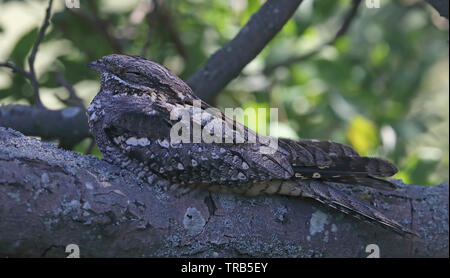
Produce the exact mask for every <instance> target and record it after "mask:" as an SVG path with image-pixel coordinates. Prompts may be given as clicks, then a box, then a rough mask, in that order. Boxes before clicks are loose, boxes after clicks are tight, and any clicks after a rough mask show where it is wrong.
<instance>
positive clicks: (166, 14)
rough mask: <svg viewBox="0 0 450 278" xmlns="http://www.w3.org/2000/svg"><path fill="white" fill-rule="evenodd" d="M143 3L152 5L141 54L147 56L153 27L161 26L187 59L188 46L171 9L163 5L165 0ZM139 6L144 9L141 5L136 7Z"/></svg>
mask: <svg viewBox="0 0 450 278" xmlns="http://www.w3.org/2000/svg"><path fill="white" fill-rule="evenodd" d="M141 5H150V7H148V8H147V9H148V10H149V12H148V13H147V16H146V18H147V26H148V32H147V39H146V41H145V43H144V45H143V47H142V50H141V56H142V57H146V56H147V51H148V48H149V46H150V41H151V36H152V31H153V29H158V28H160V29H161V30H164V33H165V34H167V36H168V39H169V40H170V41H171V42H172V43H173V45H174V46H175V49H176V50H177V52H178V54H180V55H181V56H182V57H183V58H184V59H187V57H188V54H187V51H186V47H185V46H184V44H183V41H182V40H181V38H180V36H179V34H178V30H177V28H176V26H175V18H174V17H173V16H172V14H171V12H170V10H169V9H168V8H167V7H166V6H164V5H163V1H161V0H153V1H151V2H142V3H141ZM138 8H141V9H142V7H140V6H137V7H136V9H138Z"/></svg>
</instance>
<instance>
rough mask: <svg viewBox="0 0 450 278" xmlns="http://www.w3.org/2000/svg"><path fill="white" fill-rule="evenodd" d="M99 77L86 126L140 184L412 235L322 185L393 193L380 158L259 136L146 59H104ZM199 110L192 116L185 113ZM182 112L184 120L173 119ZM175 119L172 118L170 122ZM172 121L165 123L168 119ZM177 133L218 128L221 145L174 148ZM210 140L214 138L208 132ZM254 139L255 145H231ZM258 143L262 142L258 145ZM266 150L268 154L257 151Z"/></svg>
mask: <svg viewBox="0 0 450 278" xmlns="http://www.w3.org/2000/svg"><path fill="white" fill-rule="evenodd" d="M89 66H90V67H92V68H94V69H95V70H97V71H98V72H99V73H101V79H102V82H101V88H100V92H99V93H98V94H97V96H96V97H95V98H94V100H93V101H92V103H91V106H90V107H89V109H88V116H89V127H90V129H91V132H92V134H93V135H94V138H95V140H96V142H97V144H98V146H99V148H100V151H101V152H102V154H103V155H104V158H105V159H106V160H108V161H111V162H113V163H116V164H117V165H119V166H121V167H124V168H128V169H130V170H132V171H134V172H135V173H137V174H138V175H139V176H140V177H143V178H145V177H149V176H151V174H152V173H154V174H156V175H159V176H161V177H163V178H165V179H167V180H169V181H170V182H171V183H176V184H184V185H186V186H187V187H191V188H194V187H195V188H198V187H199V188H204V189H207V190H213V191H222V192H235V193H240V194H246V195H251V196H254V195H258V194H282V195H288V196H301V197H308V198H313V199H315V200H317V201H319V202H322V203H324V204H326V205H328V206H330V207H333V208H336V209H338V210H340V211H342V212H345V213H348V214H351V215H353V216H356V217H358V218H363V219H365V220H368V221H370V222H372V223H376V224H379V225H382V226H383V227H385V228H388V229H391V230H393V231H395V232H397V233H400V234H403V235H405V234H415V233H414V232H413V231H411V230H409V229H408V228H406V227H403V226H402V225H400V224H399V223H397V222H396V221H394V220H392V219H389V218H387V217H385V216H383V215H382V214H381V213H380V212H378V211H377V210H375V209H374V208H372V207H371V206H369V205H367V204H365V203H363V202H362V201H360V200H357V199H354V198H352V197H350V196H347V195H345V194H344V193H342V192H340V191H339V190H337V189H334V188H333V187H332V186H331V185H330V184H329V183H327V182H336V183H346V184H353V185H363V186H369V187H373V188H376V189H382V190H395V186H394V185H393V184H392V183H390V182H389V181H386V180H383V179H380V178H377V177H389V176H392V175H394V174H395V173H396V172H397V168H396V167H395V166H394V165H393V164H391V163H390V162H388V161H386V160H384V159H381V158H369V157H362V156H360V155H359V154H358V153H357V152H356V151H355V150H354V149H352V148H351V147H349V146H346V145H343V144H339V143H335V142H331V141H317V140H298V141H294V140H289V139H278V145H277V146H276V148H275V147H273V146H272V145H270V144H269V143H261V142H269V141H270V139H273V138H271V137H267V136H262V135H259V134H257V133H255V132H254V131H253V130H251V129H248V128H246V127H245V126H243V125H241V124H240V123H238V122H236V121H233V120H232V119H230V118H228V117H226V116H225V115H224V114H222V113H220V112H219V111H217V112H214V111H213V112H210V113H203V117H202V118H199V117H197V116H196V115H197V114H196V113H197V112H205V111H207V110H206V109H208V108H211V107H210V106H209V105H208V104H206V103H204V102H202V101H201V100H200V99H199V98H198V97H196V96H195V95H194V94H193V92H192V90H191V89H190V88H189V86H188V85H186V84H185V83H184V82H183V81H182V80H181V79H179V78H178V77H177V76H176V75H174V74H173V73H171V72H170V71H169V70H167V69H166V68H164V67H163V66H161V65H159V64H157V63H155V62H152V61H150V60H147V59H144V58H141V57H135V56H127V55H108V56H105V57H103V58H101V59H99V60H98V61H95V62H92V63H90V64H89ZM195 103H200V105H199V106H200V108H199V110H195V109H192V107H193V105H194V104H195ZM184 111H189V113H190V114H189V119H188V121H186V119H185V118H183V117H181V116H177V115H181V114H182V112H184ZM174 115H175V118H174ZM171 116H172V118H171ZM177 123H181V124H182V126H183V127H186V128H187V127H189V129H190V130H191V131H192V130H193V129H194V128H205V127H208V126H216V127H219V126H220V127H221V131H220V133H219V135H220V136H222V138H224V137H227V136H228V137H227V138H228V139H229V140H228V141H222V143H217V141H215V142H213V143H206V142H203V141H202V142H199V143H196V142H195V141H193V139H194V138H193V136H191V137H190V139H191V140H190V142H192V143H186V142H181V143H174V142H173V141H171V137H170V131H171V129H172V128H173V127H174V125H176V124H177ZM211 135H212V136H213V137H214V136H215V135H217V133H216V134H214V133H211ZM252 136H255V137H256V138H257V139H258V140H256V142H255V143H249V142H247V143H238V142H240V141H239V140H240V139H248V138H250V137H252ZM263 139H266V141H264V140H263ZM262 147H265V148H266V150H267V149H268V150H270V152H265V153H262V152H261V148H262Z"/></svg>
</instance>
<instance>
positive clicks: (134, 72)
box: [126, 71, 141, 76]
mask: <svg viewBox="0 0 450 278" xmlns="http://www.w3.org/2000/svg"><path fill="white" fill-rule="evenodd" d="M126 74H130V75H135V76H140V75H141V73H140V72H137V71H127V72H126Z"/></svg>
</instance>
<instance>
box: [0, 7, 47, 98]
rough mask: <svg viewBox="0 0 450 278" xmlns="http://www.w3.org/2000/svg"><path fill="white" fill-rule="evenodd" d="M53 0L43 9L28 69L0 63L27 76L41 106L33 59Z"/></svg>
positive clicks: (45, 27)
mask: <svg viewBox="0 0 450 278" xmlns="http://www.w3.org/2000/svg"><path fill="white" fill-rule="evenodd" d="M52 4H53V0H50V1H49V2H48V7H47V10H46V11H45V17H44V23H43V24H42V27H41V29H40V30H39V33H38V36H37V38H36V41H35V42H34V44H33V48H32V49H31V53H30V56H29V57H28V66H29V68H30V69H29V71H25V70H24V69H21V68H19V67H17V66H15V65H13V64H11V63H9V62H5V63H0V67H7V68H10V69H12V71H13V72H17V73H20V74H22V75H23V76H24V77H25V78H27V79H28V80H29V81H30V84H31V87H32V88H33V94H34V101H35V102H36V105H37V106H41V107H42V106H43V105H42V101H41V97H40V95H39V83H38V80H37V77H36V72H35V70H34V61H35V59H36V54H37V51H38V49H39V45H40V44H41V42H42V39H43V38H44V36H45V31H46V30H47V28H48V26H49V24H50V16H51V9H52Z"/></svg>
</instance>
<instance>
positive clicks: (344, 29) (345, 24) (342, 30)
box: [264, 0, 361, 74]
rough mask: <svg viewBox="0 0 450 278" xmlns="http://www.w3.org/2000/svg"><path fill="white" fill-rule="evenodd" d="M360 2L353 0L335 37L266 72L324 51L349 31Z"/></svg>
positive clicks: (267, 71) (359, 0)
mask: <svg viewBox="0 0 450 278" xmlns="http://www.w3.org/2000/svg"><path fill="white" fill-rule="evenodd" d="M360 4H361V0H353V4H352V7H351V8H350V10H349V11H348V12H347V14H346V16H345V18H344V21H343V23H342V26H341V28H339V30H338V31H337V32H336V34H335V35H334V37H333V38H331V39H330V40H329V41H327V42H325V43H323V44H322V45H321V46H319V47H318V48H316V49H314V50H311V51H310V52H308V53H305V54H303V55H300V56H297V57H290V58H288V59H286V60H284V61H281V62H278V63H276V64H273V65H269V66H267V67H266V68H265V69H264V74H270V73H271V72H273V71H274V70H275V69H277V68H279V67H286V66H289V65H292V64H295V63H298V62H301V61H303V60H306V59H308V58H310V57H312V56H314V55H316V54H317V53H319V52H320V51H322V49H324V48H325V47H326V46H328V45H332V44H333V43H334V42H335V41H336V40H337V39H338V38H339V37H341V36H342V35H344V34H345V33H346V32H347V30H348V29H349V27H350V25H351V23H352V21H353V19H354V18H355V16H356V14H357V11H358V8H359V6H360Z"/></svg>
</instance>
